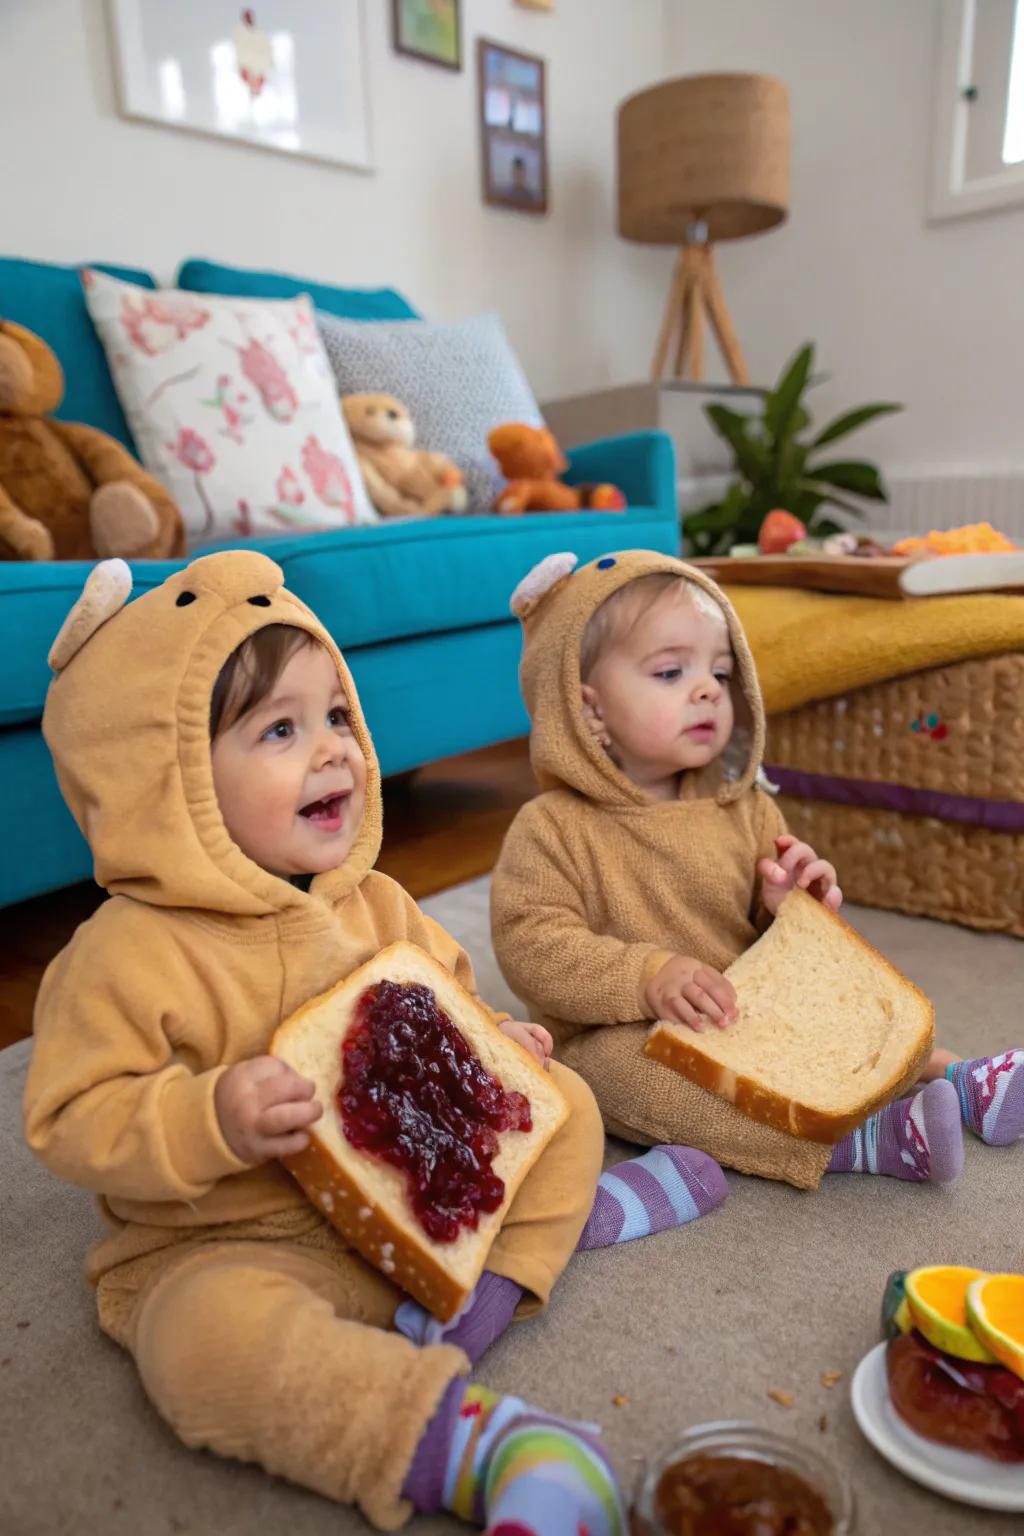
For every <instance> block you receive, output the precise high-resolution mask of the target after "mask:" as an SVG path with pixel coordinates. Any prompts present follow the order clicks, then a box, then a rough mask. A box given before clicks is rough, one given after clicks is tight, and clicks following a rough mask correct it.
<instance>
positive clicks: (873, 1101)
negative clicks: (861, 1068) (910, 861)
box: [644, 892, 935, 1146]
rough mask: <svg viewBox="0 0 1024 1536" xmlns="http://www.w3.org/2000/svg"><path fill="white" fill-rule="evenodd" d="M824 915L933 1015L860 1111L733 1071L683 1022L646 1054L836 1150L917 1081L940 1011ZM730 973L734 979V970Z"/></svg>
mask: <svg viewBox="0 0 1024 1536" xmlns="http://www.w3.org/2000/svg"><path fill="white" fill-rule="evenodd" d="M794 895H799V896H803V893H802V892H794V893H792V895H790V896H789V897H788V898H787V900H792V899H793V896H794ZM803 899H804V900H806V901H813V900H814V898H813V897H811V896H804V897H803ZM821 913H822V915H823V916H825V917H827V918H828V920H829V921H830V922H832V923H834V924H835V926H836V931H837V934H842V936H843V942H847V941H849V940H851V939H852V940H853V941H855V942H856V943H857V944H859V945H861V947H862V948H863V949H865V950H867V952H868V953H869V954H870V955H871V956H872V957H873V958H874V960H876V961H878V962H880V963H881V964H882V965H883V966H884V967H885V969H886V970H887V971H889V972H890V973H891V975H892V976H893V978H894V979H895V981H896V983H897V984H898V986H899V987H900V988H902V989H904V990H907V991H910V992H913V993H914V994H915V995H916V997H917V999H918V1000H919V1002H920V1004H921V1006H922V1010H923V1012H924V1013H925V1014H926V1015H927V1021H928V1022H927V1025H926V1028H925V1030H924V1032H923V1033H922V1036H921V1038H920V1040H919V1041H918V1043H917V1045H916V1046H915V1048H914V1049H913V1050H912V1051H911V1052H910V1053H909V1054H908V1055H907V1056H905V1057H904V1059H903V1061H902V1062H901V1063H900V1064H899V1066H898V1067H897V1068H896V1069H895V1070H894V1071H893V1072H892V1073H891V1074H890V1076H889V1077H888V1078H887V1079H886V1081H885V1082H884V1083H882V1084H880V1085H878V1087H877V1088H876V1089H875V1091H874V1092H873V1093H872V1094H871V1095H870V1096H868V1097H867V1098H865V1099H863V1100H862V1101H861V1103H860V1104H859V1105H858V1106H857V1108H856V1109H854V1110H851V1111H848V1112H846V1113H844V1114H833V1113H829V1112H826V1111H822V1110H820V1109H815V1108H814V1107H813V1106H812V1105H809V1104H805V1103H803V1102H801V1100H800V1099H799V1098H798V1097H792V1098H787V1097H786V1096H784V1095H783V1094H781V1093H779V1092H778V1091H777V1090H776V1089H773V1088H768V1087H766V1086H765V1085H764V1084H763V1083H761V1082H759V1081H758V1080H757V1077H756V1076H755V1075H754V1074H752V1073H746V1072H738V1071H736V1070H735V1069H734V1068H733V1067H730V1066H726V1065H725V1064H724V1063H723V1062H720V1061H716V1060H714V1058H713V1057H711V1056H708V1055H706V1054H705V1052H704V1050H703V1049H702V1046H701V1036H700V1035H699V1034H697V1033H696V1032H695V1031H694V1030H691V1029H688V1028H687V1027H686V1026H685V1025H683V1024H673V1023H669V1022H668V1021H666V1020H660V1021H659V1022H658V1023H657V1024H655V1025H654V1027H653V1029H652V1030H651V1033H650V1035H649V1036H648V1038H647V1043H646V1044H645V1046H644V1054H645V1055H646V1056H650V1057H651V1058H652V1060H654V1061H660V1062H661V1063H662V1064H663V1065H664V1066H666V1067H669V1068H671V1069H672V1071H674V1072H678V1073H679V1074H680V1076H682V1077H685V1078H687V1079H688V1080H689V1081H690V1082H691V1083H696V1084H697V1085H698V1087H701V1088H705V1089H707V1091H708V1093H713V1094H715V1096H716V1097H717V1098H721V1099H726V1100H727V1101H728V1102H729V1103H731V1104H735V1106H736V1108H737V1109H738V1110H740V1111H741V1112H742V1113H743V1114H744V1115H747V1116H749V1118H750V1119H751V1120H757V1121H759V1122H760V1123H761V1124H762V1125H770V1126H773V1127H774V1128H775V1129H776V1130H778V1131H784V1132H786V1134H787V1135H789V1136H796V1137H799V1138H801V1139H803V1140H806V1141H817V1142H823V1143H824V1144H825V1145H827V1146H834V1145H835V1143H836V1142H838V1141H842V1140H843V1138H844V1136H848V1135H849V1134H850V1132H851V1131H852V1130H855V1129H856V1127H857V1126H859V1125H862V1124H863V1122H864V1121H865V1120H866V1119H867V1118H868V1117H869V1116H870V1115H873V1114H874V1113H875V1112H876V1110H879V1109H881V1108H882V1107H883V1106H884V1105H886V1104H888V1103H890V1102H891V1101H892V1099H893V1098H894V1097H895V1096H896V1094H897V1092H898V1091H899V1090H901V1089H903V1088H904V1087H905V1086H906V1085H907V1084H909V1083H913V1082H915V1081H916V1080H917V1078H918V1076H919V1075H920V1072H921V1070H922V1068H923V1067H924V1065H925V1063H926V1062H927V1061H928V1058H929V1057H930V1055H931V1053H932V1051H933V1049H934V1047H935V1009H934V1006H933V1005H932V1003H931V1001H930V1000H929V999H928V998H927V997H926V996H925V994H924V993H923V992H922V991H921V990H920V988H919V987H916V986H914V984H913V982H911V981H908V980H907V978H906V977H905V976H903V975H901V973H900V972H899V971H898V970H897V969H896V967H895V966H894V965H892V964H891V962H890V961H888V960H887V959H886V958H885V956H884V955H881V954H879V952H878V950H877V949H875V948H874V946H873V945H872V944H869V943H868V941H867V940H866V939H865V938H863V937H862V935H861V934H859V933H858V932H857V931H856V929H854V928H851V927H850V925H849V924H848V923H846V922H844V921H843V919H842V918H841V917H839V916H838V914H837V913H835V912H832V911H831V910H830V909H829V908H827V907H822V908H821ZM726 974H727V975H728V972H726Z"/></svg>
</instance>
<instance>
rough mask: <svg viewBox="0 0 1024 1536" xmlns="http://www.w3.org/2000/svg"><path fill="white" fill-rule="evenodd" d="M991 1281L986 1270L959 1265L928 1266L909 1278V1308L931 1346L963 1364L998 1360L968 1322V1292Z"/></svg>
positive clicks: (907, 1281)
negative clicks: (976, 1284)
mask: <svg viewBox="0 0 1024 1536" xmlns="http://www.w3.org/2000/svg"><path fill="white" fill-rule="evenodd" d="M986 1279H991V1276H989V1275H987V1274H986V1273H985V1271H984V1270H983V1269H967V1268H965V1267H964V1266H963V1265H959V1264H928V1265H925V1266H923V1267H922V1268H920V1269H912V1270H911V1271H910V1273H909V1274H908V1275H907V1280H906V1287H907V1306H908V1307H909V1309H910V1315H911V1317H912V1318H913V1320H914V1327H915V1328H917V1329H918V1331H919V1332H920V1333H923V1334H924V1336H925V1338H926V1339H927V1340H928V1342H929V1344H934V1345H935V1348H936V1349H943V1350H945V1352H946V1353H947V1354H948V1355H956V1356H957V1357H958V1359H960V1360H977V1361H980V1362H981V1363H982V1364H984V1365H992V1364H994V1363H995V1356H994V1355H993V1354H992V1352H991V1351H990V1350H989V1349H987V1348H986V1347H985V1344H984V1343H983V1342H982V1341H981V1339H979V1338H978V1336H977V1335H976V1334H975V1333H974V1331H973V1330H972V1328H971V1325H970V1323H969V1322H968V1320H967V1288H968V1286H969V1285H971V1284H972V1282H973V1281H975V1280H986Z"/></svg>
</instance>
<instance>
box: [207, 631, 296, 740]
mask: <svg viewBox="0 0 1024 1536" xmlns="http://www.w3.org/2000/svg"><path fill="white" fill-rule="evenodd" d="M319 643H320V642H319V641H318V640H317V639H316V638H315V637H314V636H313V635H310V634H307V633H306V631H305V630H304V629H296V628H295V627H294V625H291V624H267V625H266V626H265V628H263V629H258V630H257V631H256V633H255V634H254V635H250V636H249V638H248V640H243V641H242V643H241V645H240V646H239V647H238V649H237V650H235V651H232V652H231V655H230V656H229V657H228V659H227V661H226V662H225V663H224V665H223V666H222V667H221V669H220V673H219V674H218V677H217V681H216V682H215V683H214V685H213V693H212V695H211V696H210V740H211V741H214V740H216V738H217V737H218V736H219V735H220V733H221V731H228V730H230V729H231V727H232V726H233V725H235V724H237V722H238V721H239V720H241V718H242V716H243V715H247V714H248V713H249V711H250V709H255V708H256V705H257V704H259V703H260V702H261V701H262V700H263V699H265V698H266V697H267V694H268V693H270V692H271V691H272V690H273V687H274V684H275V683H276V682H277V680H278V678H279V677H280V676H281V673H282V672H283V671H284V669H285V667H286V666H287V665H288V663H289V661H290V660H291V659H292V657H293V656H294V655H295V652H296V651H298V650H301V649H302V647H303V646H304V645H318V644H319Z"/></svg>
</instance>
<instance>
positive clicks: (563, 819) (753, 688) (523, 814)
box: [491, 550, 832, 1189]
mask: <svg viewBox="0 0 1024 1536" xmlns="http://www.w3.org/2000/svg"><path fill="white" fill-rule="evenodd" d="M574 566H575V559H574V557H573V556H559V555H555V556H549V557H548V560H546V561H544V562H542V563H541V565H540V566H538V567H537V568H536V570H535V571H533V572H531V574H530V576H529V577H527V578H526V580H525V581H524V582H523V583H522V585H521V587H520V588H519V589H518V591H517V593H516V595H515V597H514V598H513V611H514V612H516V613H518V614H519V616H520V618H521V619H522V622H523V660H522V667H521V670H520V681H521V684H522V690H523V697H524V699H525V700H526V707H527V709H528V710H529V712H530V718H531V720H532V723H533V731H532V735H531V737H530V756H531V760H532V762H533V767H534V771H535V772H536V775H537V779H538V782H539V783H540V786H541V789H542V791H543V793H541V794H540V795H539V796H538V797H537V798H536V799H535V800H531V801H530V802H529V803H528V804H527V805H525V806H524V807H523V808H522V810H521V811H520V812H519V813H518V815H517V816H516V819H515V821H514V822H513V824H512V826H511V828H510V829H509V832H508V835H507V836H506V838H505V843H504V846H503V848H502V851H501V856H500V858H499V860H498V864H497V867H496V869H495V871H494V877H493V882H492V886H491V925H492V932H493V938H494V948H495V951H496V953H497V956H498V961H499V964H500V965H501V969H502V971H503V973H504V975H505V978H506V980H507V981H508V984H509V986H510V987H512V989H513V990H514V991H515V993H516V994H517V996H519V997H521V998H522V999H523V1001H524V1002H525V1003H526V1004H527V1005H528V1007H529V1009H530V1013H531V1016H532V1017H533V1018H534V1019H536V1020H538V1021H539V1022H542V1023H544V1024H545V1025H547V1027H548V1028H549V1029H550V1030H551V1033H552V1034H553V1035H554V1037H555V1051H556V1054H557V1055H558V1057H559V1059H560V1060H561V1061H563V1062H565V1063H566V1064H567V1065H569V1066H571V1067H573V1068H574V1069H575V1070H576V1071H577V1072H578V1073H579V1074H580V1076H581V1077H583V1078H585V1079H586V1081H587V1082H588V1083H589V1084H590V1086H591V1088H592V1089H593V1090H594V1094H595V1096H596V1098H597V1102H598V1104H599V1105H600V1107H601V1112H602V1114H603V1116H604V1122H605V1125H606V1127H607V1128H608V1130H609V1131H611V1132H612V1133H613V1134H615V1135H617V1136H622V1137H625V1138H626V1140H628V1141H635V1142H640V1143H642V1144H644V1145H654V1144H657V1143H659V1142H675V1143H682V1144H685V1145H688V1146H695V1147H699V1148H701V1150H703V1151H705V1152H709V1153H710V1154H711V1156H712V1157H715V1158H717V1160H718V1161H719V1162H720V1163H722V1164H724V1165H725V1166H727V1167H730V1168H736V1169H738V1170H739V1171H740V1172H742V1173H753V1174H759V1175H760V1176H761V1177H763V1178H771V1179H782V1180H785V1181H787V1182H788V1183H790V1184H795V1185H797V1186H798V1187H799V1188H802V1189H813V1188H815V1187H816V1186H817V1185H818V1184H819V1183H820V1181H821V1178H822V1176H823V1174H824V1172H825V1169H826V1167H827V1165H828V1161H829V1157H830V1155H831V1150H832V1149H831V1148H830V1147H826V1146H821V1145H819V1144H817V1143H815V1142H808V1141H799V1140H797V1139H796V1138H795V1137H792V1136H787V1135H785V1134H784V1133H783V1132H781V1131H777V1130H774V1129H772V1128H771V1127H769V1126H764V1125H759V1124H757V1123H756V1122H755V1121H753V1120H750V1119H748V1118H747V1117H746V1116H745V1115H743V1114H741V1113H740V1112H739V1110H737V1109H735V1108H734V1107H733V1106H732V1105H730V1104H727V1103H725V1102H724V1101H723V1100H721V1099H717V1098H715V1097H714V1096H713V1095H712V1094H709V1093H707V1092H706V1091H705V1090H704V1089H703V1088H698V1087H697V1086H696V1085H694V1084H691V1083H688V1082H686V1081H685V1079H683V1078H681V1077H679V1076H678V1075H677V1074H676V1073H674V1072H672V1071H670V1070H669V1069H668V1068H667V1067H664V1066H661V1065H660V1064H659V1063H658V1062H654V1061H651V1060H649V1059H648V1058H647V1057H646V1056H644V1054H643V1047H644V1043H645V1041H646V1039H647V1034H648V1030H649V1027H650V1021H651V1015H650V1012H649V1010H648V1006H647V1001H646V997H645V990H646V987H647V984H648V982H649V981H651V980H652V978H653V977H654V976H655V975H656V973H657V972H658V971H659V970H660V969H661V967H662V966H663V965H664V964H665V962H666V961H667V960H669V959H670V958H671V957H672V956H673V955H686V956H689V957H693V958H696V959H699V960H701V961H703V962H704V963H705V964H706V965H711V966H714V967H715V969H716V970H724V969H725V968H726V967H727V966H728V965H729V964H731V962H732V961H733V960H735V959H736V957H737V956H738V955H740V954H742V952H743V951H744V950H745V949H747V948H748V947H749V946H750V945H751V944H752V943H753V942H754V940H755V939H756V938H757V937H758V933H759V931H761V930H763V927H764V925H765V923H766V922H767V921H768V918H767V914H766V913H764V912H763V911H761V910H759V909H758V902H757V874H756V866H757V862H758V860H759V859H761V858H767V857H769V856H773V855H774V853H775V839H776V837H778V836H780V835H781V834H782V833H783V832H785V830H786V828H785V824H784V822H783V820H782V817H781V815H780V814H779V812H778V810H777V808H776V806H775V803H774V801H773V800H772V799H771V797H770V796H769V795H768V794H766V793H765V792H764V791H763V790H761V789H760V788H758V787H757V786H756V782H755V781H756V777H757V773H758V769H759V767H760V763H761V754H762V751H763V747H764V711H763V709H762V706H761V695H760V690H759V689H758V684H757V675H756V672H755V669H754V663H753V659H752V657H751V655H750V650H749V648H748V646H747V642H746V639H745V638H744V635H743V630H742V628H741V627H740V624H739V621H738V619H737V618H736V615H735V613H734V612H733V609H732V607H731V606H730V604H729V602H728V600H727V599H726V598H725V596H724V595H723V593H722V592H721V591H720V590H719V588H718V587H716V586H715V585H714V583H713V582H711V581H709V580H708V579H707V578H706V577H704V576H703V575H702V573H701V572H699V571H697V570H694V569H693V567H691V566H687V565H684V564H683V562H682V561H680V560H673V559H671V558H670V557H669V556H666V555H659V554H654V553H650V552H648V551H644V550H633V551H629V552H627V553H624V554H617V555H614V556H612V555H608V556H605V557H604V558H603V559H601V560H597V561H592V562H591V563H590V564H589V565H586V566H583V567H581V568H580V569H578V570H573V567H574ZM666 571H667V572H673V573H677V574H678V575H680V576H683V577H685V578H686V579H687V580H689V581H691V582H693V583H695V584H696V585H697V586H698V587H700V588H702V589H703V591H704V592H706V593H707V594H708V595H709V596H710V597H711V598H713V599H714V601H715V602H716V603H717V604H718V605H719V607H720V608H721V609H722V612H723V614H724V615H725V618H726V622H727V623H728V626H729V633H730V637H731V640H732V648H733V653H734V655H735V658H736V663H737V679H738V681H737V685H736V688H735V695H734V697H735V706H736V727H735V730H734V732H733V737H732V740H731V742H730V744H729V746H728V747H727V748H726V751H725V753H723V755H722V757H720V758H719V759H717V761H716V762H714V763H712V764H710V765H709V766H708V768H706V769H703V770H701V771H700V773H697V774H685V775H683V777H682V780H681V790H680V796H679V799H678V800H675V801H670V802H665V801H655V800H653V799H652V798H651V797H650V795H648V794H647V792H646V791H645V790H643V789H641V788H640V787H639V785H637V784H634V783H633V782H632V780H631V779H629V778H627V777H626V775H625V774H624V773H622V772H621V770H620V769H619V768H618V767H616V765H615V763H614V762H613V761H612V759H611V758H610V757H609V755H608V753H607V751H606V750H605V749H604V747H602V746H600V745H599V743H598V742H597V740H596V739H595V737H594V734H593V732H592V731H591V730H590V728H589V727H588V724H587V721H586V719H585V717H584V714H583V709H582V705H581V700H580V645H581V642H582V639H583V632H584V630H585V628H586V626H587V621H588V620H589V619H590V617H591V615H592V614H593V613H594V611H595V610H596V609H597V608H598V607H599V606H600V604H601V603H602V602H604V600H605V599H606V598H608V597H610V596H611V594H612V593H613V592H615V591H617V590H618V588H619V587H622V586H624V585H625V584H626V583H627V582H629V581H632V580H634V579H635V578H637V577H639V576H647V575H651V574H654V573H657V572H666Z"/></svg>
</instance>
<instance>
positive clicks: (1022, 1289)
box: [966, 1275, 1024, 1376]
mask: <svg viewBox="0 0 1024 1536" xmlns="http://www.w3.org/2000/svg"><path fill="white" fill-rule="evenodd" d="M966 1300H967V1317H968V1321H969V1322H970V1325H971V1327H972V1328H973V1329H974V1332H975V1333H976V1334H977V1335H978V1337H979V1338H980V1339H982V1340H984V1342H985V1344H987V1345H988V1348H989V1349H990V1351H991V1352H992V1354H993V1355H995V1357H996V1359H997V1360H998V1361H999V1363H1000V1365H1005V1366H1006V1368H1007V1369H1008V1370H1011V1371H1013V1372H1014V1374H1015V1375H1017V1376H1024V1275H981V1276H979V1278H978V1279H977V1280H972V1281H971V1284H970V1285H969V1286H968V1287H967V1297H966Z"/></svg>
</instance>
